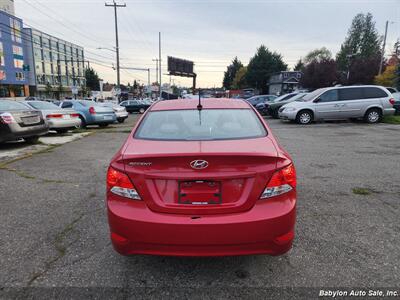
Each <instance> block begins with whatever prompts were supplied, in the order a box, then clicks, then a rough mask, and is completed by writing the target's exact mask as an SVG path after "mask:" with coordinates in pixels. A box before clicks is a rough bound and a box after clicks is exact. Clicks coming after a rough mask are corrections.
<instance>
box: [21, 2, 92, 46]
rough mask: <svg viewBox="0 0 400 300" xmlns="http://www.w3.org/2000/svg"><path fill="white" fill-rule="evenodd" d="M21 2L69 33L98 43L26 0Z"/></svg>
mask: <svg viewBox="0 0 400 300" xmlns="http://www.w3.org/2000/svg"><path fill="white" fill-rule="evenodd" d="M23 1H24V2H25V3H26V4H28V5H29V6H31V7H32V8H33V9H35V10H37V11H38V12H40V13H41V14H43V15H45V16H47V17H49V18H51V19H52V20H54V21H56V22H57V23H58V24H60V25H62V26H63V27H65V28H66V29H68V30H70V31H73V32H75V33H77V34H79V35H80V36H83V37H85V38H86V39H89V40H92V41H95V42H96V43H99V41H98V40H96V39H93V37H91V36H90V35H87V34H85V33H83V32H82V31H81V30H76V29H75V28H73V27H71V25H70V24H66V23H64V22H62V21H61V20H60V19H57V18H54V17H53V16H52V15H51V14H48V13H46V12H44V11H43V10H41V9H40V8H38V7H37V6H36V5H34V4H32V3H30V2H28V1H27V0H23Z"/></svg>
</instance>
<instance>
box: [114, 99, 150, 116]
mask: <svg viewBox="0 0 400 300" xmlns="http://www.w3.org/2000/svg"><path fill="white" fill-rule="evenodd" d="M119 105H121V106H123V107H125V108H126V111H127V112H129V113H133V112H139V113H141V114H143V113H144V112H145V111H146V110H147V109H148V108H149V107H150V105H151V104H150V103H145V102H141V101H140V100H125V101H122V102H121V103H120V104H119Z"/></svg>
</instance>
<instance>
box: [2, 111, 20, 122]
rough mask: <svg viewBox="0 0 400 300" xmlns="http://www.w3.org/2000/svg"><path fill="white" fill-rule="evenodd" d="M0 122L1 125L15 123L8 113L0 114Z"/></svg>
mask: <svg viewBox="0 0 400 300" xmlns="http://www.w3.org/2000/svg"><path fill="white" fill-rule="evenodd" d="M0 122H1V123H3V124H12V123H17V122H15V119H14V117H13V116H12V114H10V113H2V114H0Z"/></svg>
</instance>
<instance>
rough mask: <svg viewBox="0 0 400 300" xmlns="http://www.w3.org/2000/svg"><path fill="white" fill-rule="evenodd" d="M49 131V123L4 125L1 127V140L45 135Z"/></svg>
mask: <svg viewBox="0 0 400 300" xmlns="http://www.w3.org/2000/svg"><path fill="white" fill-rule="evenodd" d="M48 131H49V127H48V125H47V124H45V123H43V124H40V125H36V126H29V127H21V126H19V125H18V124H10V125H8V126H7V125H3V126H1V128H0V142H7V141H15V140H18V139H20V138H26V137H31V136H39V135H44V134H46V133H47V132H48Z"/></svg>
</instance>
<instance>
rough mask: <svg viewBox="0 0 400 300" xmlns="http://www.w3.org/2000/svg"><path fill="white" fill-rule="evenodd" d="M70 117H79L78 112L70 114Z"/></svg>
mask: <svg viewBox="0 0 400 300" xmlns="http://www.w3.org/2000/svg"><path fill="white" fill-rule="evenodd" d="M71 118H79V114H71Z"/></svg>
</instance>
